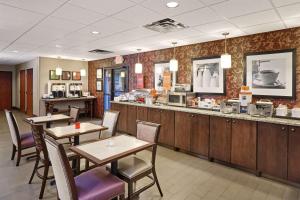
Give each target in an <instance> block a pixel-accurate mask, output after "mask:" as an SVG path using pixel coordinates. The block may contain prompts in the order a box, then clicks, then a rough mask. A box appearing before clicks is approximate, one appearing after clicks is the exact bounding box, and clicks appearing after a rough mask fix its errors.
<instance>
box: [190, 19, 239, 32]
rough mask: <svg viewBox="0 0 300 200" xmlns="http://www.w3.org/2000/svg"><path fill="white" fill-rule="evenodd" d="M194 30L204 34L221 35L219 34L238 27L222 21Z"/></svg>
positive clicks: (196, 27) (197, 27)
mask: <svg viewBox="0 0 300 200" xmlns="http://www.w3.org/2000/svg"><path fill="white" fill-rule="evenodd" d="M194 28H195V29H196V30H199V31H201V32H203V33H219V32H228V31H229V30H232V29H236V26H234V25H233V24H231V23H229V22H227V21H225V20H222V21H218V22H214V23H209V24H204V25H200V26H195V27H194Z"/></svg>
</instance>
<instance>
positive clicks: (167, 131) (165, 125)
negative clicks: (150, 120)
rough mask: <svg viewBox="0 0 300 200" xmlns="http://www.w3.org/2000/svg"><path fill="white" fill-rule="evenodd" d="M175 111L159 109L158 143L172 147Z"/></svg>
mask: <svg viewBox="0 0 300 200" xmlns="http://www.w3.org/2000/svg"><path fill="white" fill-rule="evenodd" d="M174 123H175V112H174V111H171V110H160V124H161V129H160V134H159V139H158V141H159V143H161V144H166V145H168V146H172V147H174V140H175V133H174Z"/></svg>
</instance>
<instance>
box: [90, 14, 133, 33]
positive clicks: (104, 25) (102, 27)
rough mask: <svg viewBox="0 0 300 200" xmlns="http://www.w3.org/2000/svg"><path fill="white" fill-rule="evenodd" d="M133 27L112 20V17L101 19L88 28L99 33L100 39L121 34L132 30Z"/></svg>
mask: <svg viewBox="0 0 300 200" xmlns="http://www.w3.org/2000/svg"><path fill="white" fill-rule="evenodd" d="M134 27H135V25H132V24H129V23H125V22H124V21H121V20H118V19H114V18H112V17H109V18H106V19H103V20H101V21H99V22H96V23H94V24H92V25H91V26H89V28H90V29H93V30H94V31H99V32H100V36H101V37H105V36H108V35H113V34H115V33H121V32H123V31H125V30H129V29H132V28H134Z"/></svg>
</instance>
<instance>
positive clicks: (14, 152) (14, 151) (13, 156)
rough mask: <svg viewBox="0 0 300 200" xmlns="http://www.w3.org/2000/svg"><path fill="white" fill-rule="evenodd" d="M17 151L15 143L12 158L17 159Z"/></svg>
mask: <svg viewBox="0 0 300 200" xmlns="http://www.w3.org/2000/svg"><path fill="white" fill-rule="evenodd" d="M16 152H17V148H16V146H15V145H14V144H13V149H12V154H11V160H14V159H15V155H16Z"/></svg>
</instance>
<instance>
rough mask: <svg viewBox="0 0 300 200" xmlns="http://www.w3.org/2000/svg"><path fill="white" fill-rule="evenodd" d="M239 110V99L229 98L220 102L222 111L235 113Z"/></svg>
mask: <svg viewBox="0 0 300 200" xmlns="http://www.w3.org/2000/svg"><path fill="white" fill-rule="evenodd" d="M240 110H241V103H240V101H239V99H229V100H225V101H222V102H221V106H220V111H221V112H222V113H226V114H230V113H235V114H239V113H240Z"/></svg>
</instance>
